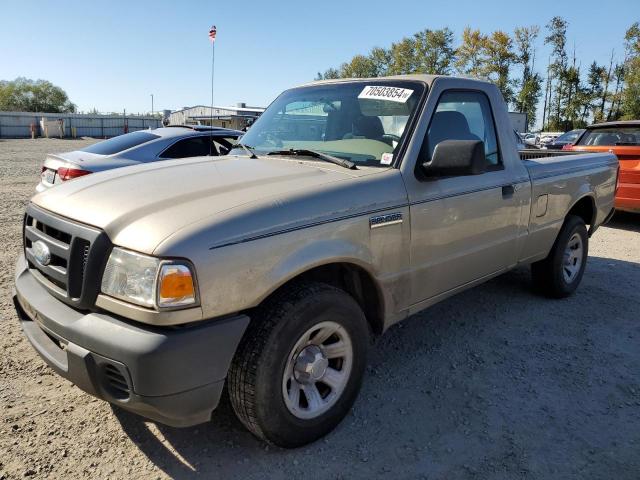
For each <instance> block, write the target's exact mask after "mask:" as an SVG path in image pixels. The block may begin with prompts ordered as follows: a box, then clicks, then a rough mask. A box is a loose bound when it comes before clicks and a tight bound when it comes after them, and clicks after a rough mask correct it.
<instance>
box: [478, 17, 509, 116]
mask: <svg viewBox="0 0 640 480" xmlns="http://www.w3.org/2000/svg"><path fill="white" fill-rule="evenodd" d="M484 52H485V57H486V62H485V63H484V66H483V73H484V74H485V76H487V77H488V78H489V79H490V80H491V81H492V82H493V83H495V84H496V85H497V86H498V88H499V89H500V91H501V92H502V95H503V96H504V99H505V101H506V102H507V104H509V103H512V101H513V82H512V81H511V80H510V77H509V73H510V69H511V65H512V64H513V63H514V61H515V60H516V55H515V53H514V52H513V40H512V39H511V37H510V36H509V34H507V33H505V32H503V31H501V30H497V31H495V32H493V33H492V34H491V35H490V36H488V37H487V39H486V42H485V44H484Z"/></svg>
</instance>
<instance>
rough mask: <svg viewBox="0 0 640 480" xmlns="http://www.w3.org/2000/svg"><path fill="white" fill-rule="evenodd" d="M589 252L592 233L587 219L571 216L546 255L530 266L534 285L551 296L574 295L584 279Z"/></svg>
mask: <svg viewBox="0 0 640 480" xmlns="http://www.w3.org/2000/svg"><path fill="white" fill-rule="evenodd" d="M588 254H589V236H588V235H587V227H586V225H585V223H584V220H583V219H582V218H580V217H578V216H575V215H569V216H568V217H567V220H566V221H565V223H564V225H563V226H562V229H561V230H560V233H559V234H558V238H557V239H556V242H555V243H554V245H553V248H552V249H551V252H550V253H549V255H548V256H547V258H545V259H544V260H541V261H539V262H536V263H534V264H532V265H531V273H532V276H533V281H534V284H535V285H536V287H537V288H538V289H539V290H540V291H542V292H543V293H545V294H547V295H549V296H552V297H556V298H562V297H567V296H569V295H571V294H572V293H573V292H574V291H575V290H576V288H578V285H579V284H580V281H581V280H582V275H583V274H584V269H585V267H586V265H587V256H588Z"/></svg>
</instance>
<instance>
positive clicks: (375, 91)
mask: <svg viewBox="0 0 640 480" xmlns="http://www.w3.org/2000/svg"><path fill="white" fill-rule="evenodd" d="M412 93H413V90H410V89H408V88H400V87H381V86H375V85H367V86H366V87H364V88H363V89H362V91H361V92H360V95H358V98H366V99H370V100H388V101H389V102H398V103H406V101H407V100H409V97H410V96H411V94H412Z"/></svg>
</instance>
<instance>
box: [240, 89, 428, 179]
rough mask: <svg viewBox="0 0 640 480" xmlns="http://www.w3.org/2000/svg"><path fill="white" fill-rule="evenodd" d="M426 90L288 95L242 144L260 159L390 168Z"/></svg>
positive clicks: (302, 91)
mask: <svg viewBox="0 0 640 480" xmlns="http://www.w3.org/2000/svg"><path fill="white" fill-rule="evenodd" d="M424 89H425V87H424V85H423V84H421V83H419V82H411V81H395V82H390V81H366V82H349V83H335V84H324V85H314V86H310V87H301V88H295V89H292V90H287V91H286V92H284V93H283V94H282V95H280V96H279V97H278V98H277V99H276V100H275V102H273V103H272V104H271V106H269V108H267V110H266V111H265V112H264V113H263V114H262V115H261V116H260V118H259V119H258V120H257V121H256V122H255V123H254V124H253V125H252V127H251V128H250V129H249V131H248V132H247V133H246V134H245V135H244V136H243V137H242V140H241V142H242V143H243V144H245V145H247V146H249V147H251V148H253V149H255V151H256V153H258V154H261V153H263V154H266V153H269V152H272V151H277V150H289V149H295V150H300V149H303V150H315V151H318V152H323V153H327V154H329V155H333V156H336V157H339V158H342V159H346V160H350V161H352V162H354V163H355V164H357V165H370V166H388V165H390V164H391V163H392V161H393V159H394V155H395V154H397V153H398V151H399V146H400V145H401V144H402V142H403V141H404V136H405V133H406V131H407V125H409V123H410V122H411V121H412V120H413V117H414V116H415V112H416V107H417V105H418V103H419V100H420V98H421V96H422V93H423V92H424Z"/></svg>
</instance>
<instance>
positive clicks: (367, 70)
mask: <svg viewBox="0 0 640 480" xmlns="http://www.w3.org/2000/svg"><path fill="white" fill-rule="evenodd" d="M377 74H378V72H377V69H376V66H375V63H374V62H373V61H372V60H371V58H370V57H365V56H364V55H356V56H355V57H353V58H352V59H351V61H350V62H348V63H343V64H342V66H341V67H340V77H342V78H368V77H375V76H376V75H377Z"/></svg>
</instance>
